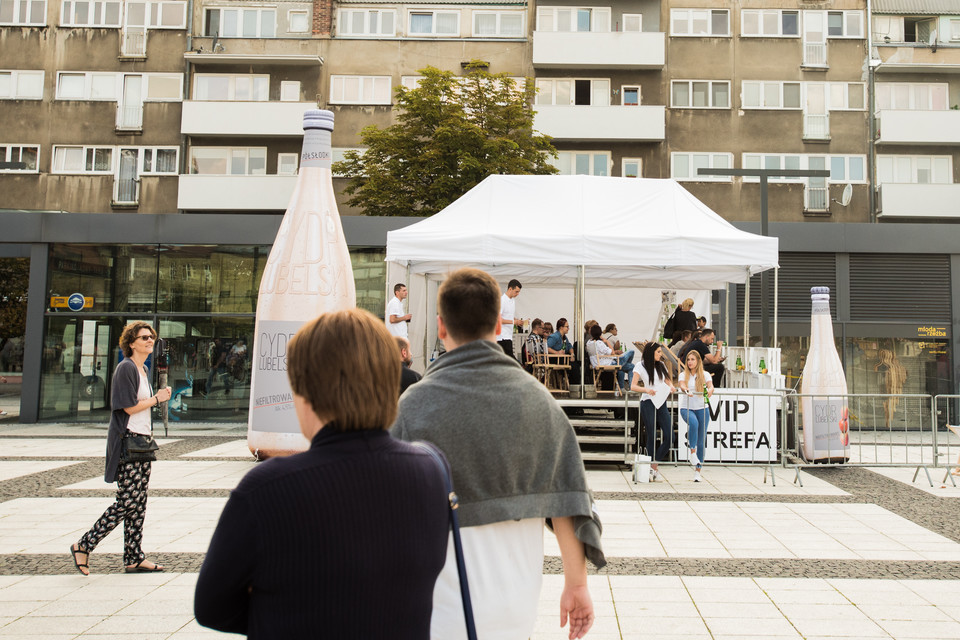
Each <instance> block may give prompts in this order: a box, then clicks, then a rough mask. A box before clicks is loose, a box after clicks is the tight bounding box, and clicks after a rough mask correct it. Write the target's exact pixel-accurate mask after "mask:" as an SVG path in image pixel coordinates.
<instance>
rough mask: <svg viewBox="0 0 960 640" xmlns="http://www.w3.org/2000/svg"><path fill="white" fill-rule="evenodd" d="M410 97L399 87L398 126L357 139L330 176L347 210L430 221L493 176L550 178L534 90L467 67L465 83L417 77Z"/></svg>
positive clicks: (449, 76) (550, 150)
mask: <svg viewBox="0 0 960 640" xmlns="http://www.w3.org/2000/svg"><path fill="white" fill-rule="evenodd" d="M420 73H421V74H422V76H423V77H422V78H421V79H420V84H419V85H418V86H417V87H416V88H415V89H407V88H406V87H403V86H401V87H398V88H397V91H396V106H397V123H396V124H394V125H392V126H390V127H387V128H385V129H380V128H379V127H376V126H369V127H365V128H364V129H363V131H361V133H360V137H361V140H362V141H363V146H364V147H366V149H365V150H364V151H363V152H357V151H348V152H347V153H346V154H345V160H343V161H341V162H337V163H334V165H333V166H334V171H335V172H337V173H340V174H342V175H345V176H346V177H347V178H349V183H348V185H347V187H346V189H345V192H346V194H347V195H348V196H350V198H349V199H348V200H347V202H348V203H349V204H350V205H351V206H354V207H359V208H360V209H362V210H363V211H364V213H366V214H367V215H380V216H426V215H432V214H434V213H436V212H438V211H440V210H441V209H443V208H444V207H446V206H447V205H448V204H450V203H451V202H453V201H454V200H456V199H457V198H459V197H460V196H462V195H463V194H464V193H466V192H467V191H469V190H470V189H471V188H473V187H474V186H475V185H476V184H477V183H478V182H480V181H481V180H483V179H484V178H486V177H487V176H489V175H492V174H549V173H556V169H555V168H554V167H553V166H552V165H550V164H549V163H548V160H549V158H550V157H555V156H556V155H557V151H556V149H554V147H553V145H552V144H550V138H549V137H547V136H544V135H540V134H537V133H535V132H534V130H533V113H534V112H533V107H532V105H533V96H534V93H535V90H534V87H533V83H532V81H530V80H529V79H528V80H527V81H526V83H525V86H523V87H518V86H517V84H516V82H515V81H514V80H513V79H512V78H510V77H508V76H507V75H506V74H503V73H500V74H491V73H489V72H488V71H487V70H486V69H485V68H483V67H482V66H481V65H479V64H471V65H470V66H469V67H468V68H467V75H466V76H465V77H458V76H455V75H453V73H451V72H449V71H441V70H439V69H436V68H434V67H427V68H425V69H421V70H420Z"/></svg>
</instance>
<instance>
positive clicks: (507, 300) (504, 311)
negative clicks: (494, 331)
mask: <svg viewBox="0 0 960 640" xmlns="http://www.w3.org/2000/svg"><path fill="white" fill-rule="evenodd" d="M522 288H523V285H522V284H520V281H519V280H517V279H516V278H514V279H513V280H511V281H510V282H509V283H507V292H506V293H505V294H503V295H502V296H500V324H501V328H500V335H499V336H498V337H497V344H499V345H500V347H501V348H502V349H503V352H504V353H505V354H507V355H508V356H510V357H511V358H514V359H516V356H515V355H514V354H513V327H514V325H518V324H519V325H522V324H523V319H522V318H515V317H514V316H515V315H516V311H517V301H516V297H517V296H518V295H520V289H522Z"/></svg>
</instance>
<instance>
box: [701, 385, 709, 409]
mask: <svg viewBox="0 0 960 640" xmlns="http://www.w3.org/2000/svg"><path fill="white" fill-rule="evenodd" d="M703 403H704V404H705V405H707V406H708V407H709V406H710V394H708V393H707V385H703Z"/></svg>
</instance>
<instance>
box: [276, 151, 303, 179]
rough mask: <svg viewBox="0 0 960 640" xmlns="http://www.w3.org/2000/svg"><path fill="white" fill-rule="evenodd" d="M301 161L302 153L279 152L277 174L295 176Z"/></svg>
mask: <svg viewBox="0 0 960 640" xmlns="http://www.w3.org/2000/svg"><path fill="white" fill-rule="evenodd" d="M299 161H300V155H299V154H296V153H278V154H277V175H278V176H295V175H297V167H298V163H299Z"/></svg>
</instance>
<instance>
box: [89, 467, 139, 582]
mask: <svg viewBox="0 0 960 640" xmlns="http://www.w3.org/2000/svg"><path fill="white" fill-rule="evenodd" d="M149 482H150V463H149V462H121V463H120V466H119V468H118V469H117V500H116V501H115V502H114V503H113V504H112V505H110V506H109V507H107V510H106V511H104V512H103V515H102V516H100V519H99V520H97V522H96V524H94V525H93V528H91V529H90V531H87V532H86V533H85V534H83V537H82V538H80V541H79V542H78V543H77V545H78V546H79V547H80V549H81V550H83V551H85V552H86V553H90V552H91V551H93V550H94V549H96V548H97V545H98V544H100V541H101V540H103V539H104V538H105V537H106V536H107V534H108V533H110V532H111V531H113V530H114V529H116V527H117V525H118V524H120V521H121V520H122V521H123V564H124V565H127V566H129V565H135V564H139V563H140V562H142V561H143V558H144V555H143V551H142V550H141V549H140V541H141V540H143V519H144V516H145V515H146V511H147V483H149Z"/></svg>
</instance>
